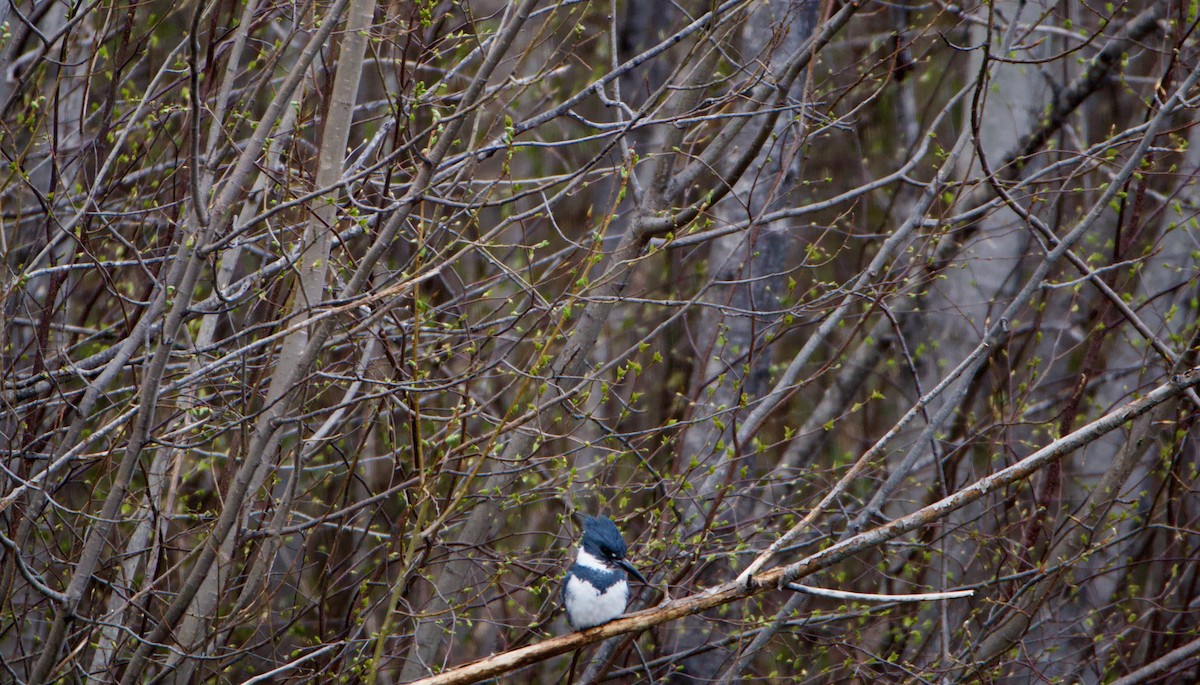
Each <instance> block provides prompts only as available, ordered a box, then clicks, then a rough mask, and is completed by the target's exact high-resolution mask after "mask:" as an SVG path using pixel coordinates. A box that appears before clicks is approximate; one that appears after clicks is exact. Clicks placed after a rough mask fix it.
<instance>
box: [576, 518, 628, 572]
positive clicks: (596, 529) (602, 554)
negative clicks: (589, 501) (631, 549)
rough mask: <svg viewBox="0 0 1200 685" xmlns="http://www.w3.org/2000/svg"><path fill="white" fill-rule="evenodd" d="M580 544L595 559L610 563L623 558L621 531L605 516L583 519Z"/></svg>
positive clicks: (623, 542)
mask: <svg viewBox="0 0 1200 685" xmlns="http://www.w3.org/2000/svg"><path fill="white" fill-rule="evenodd" d="M580 544H582V545H583V549H584V550H585V551H586V552H587V553H588V554H591V555H592V556H594V557H596V558H597V559H602V560H604V561H610V562H611V561H616V560H617V559H624V558H625V540H624V539H623V538H622V537H621V531H619V530H617V525H616V524H615V523H613V522H612V519H609V518H608V517H606V516H585V517H584V519H583V539H582V540H581V541H580Z"/></svg>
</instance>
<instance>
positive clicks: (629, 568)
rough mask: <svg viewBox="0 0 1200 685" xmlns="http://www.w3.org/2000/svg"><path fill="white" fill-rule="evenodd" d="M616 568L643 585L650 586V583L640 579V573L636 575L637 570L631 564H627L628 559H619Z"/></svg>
mask: <svg viewBox="0 0 1200 685" xmlns="http://www.w3.org/2000/svg"><path fill="white" fill-rule="evenodd" d="M617 566H620V567H621V568H623V569H625V572H626V573H628V574H629V575H631V576H633V577H634V578H637V579H638V580H640V581H642V584H643V585H649V584H650V583H647V582H646V579H645V578H643V577H642V574H641V573H638V570H637V569H636V568H634V567H633V564H631V563H629V560H628V559H621V560H620V561H618V562H617Z"/></svg>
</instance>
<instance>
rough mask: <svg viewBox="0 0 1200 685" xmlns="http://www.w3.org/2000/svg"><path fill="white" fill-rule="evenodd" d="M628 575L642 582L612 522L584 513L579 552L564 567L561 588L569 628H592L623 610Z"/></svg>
mask: <svg viewBox="0 0 1200 685" xmlns="http://www.w3.org/2000/svg"><path fill="white" fill-rule="evenodd" d="M629 576H633V577H634V578H637V579H638V580H640V581H642V583H645V582H646V579H645V578H643V577H642V574H640V573H638V570H637V569H636V568H634V567H633V564H631V563H629V560H627V559H626V558H625V540H624V539H622V538H621V531H619V530H617V526H616V524H614V523H613V522H612V521H611V520H610V519H608V518H605V517H603V516H586V517H584V519H583V538H581V539H580V541H579V556H577V557H575V563H574V564H573V565H572V566H571V568H570V569H568V570H567V577H566V579H565V580H564V581H563V588H562V599H563V606H564V607H565V608H566V610H567V622H568V623H570V624H571V628H573V629H575V630H586V629H588V628H594V627H595V626H598V625H601V624H603V623H608V622H609V621H611V620H613V619H614V618H617V617H618V616H620V615H621V614H623V613H625V605H626V604H627V603H628V602H629V580H628V577H629Z"/></svg>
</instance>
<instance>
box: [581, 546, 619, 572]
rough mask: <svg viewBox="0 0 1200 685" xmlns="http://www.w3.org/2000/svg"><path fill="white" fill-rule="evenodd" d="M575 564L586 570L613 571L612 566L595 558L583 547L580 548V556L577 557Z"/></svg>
mask: <svg viewBox="0 0 1200 685" xmlns="http://www.w3.org/2000/svg"><path fill="white" fill-rule="evenodd" d="M575 563H577V564H579V565H580V566H584V567H586V568H591V569H595V570H597V571H611V570H612V566H611V565H610V564H608V563H606V562H605V561H604V560H603V559H601V558H599V557H597V556H594V555H593V554H592V553H591V552H589V551H587V550H586V549H584V548H583V547H580V548H579V556H577V557H575Z"/></svg>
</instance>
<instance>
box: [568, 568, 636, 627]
mask: <svg viewBox="0 0 1200 685" xmlns="http://www.w3.org/2000/svg"><path fill="white" fill-rule="evenodd" d="M566 600H567V601H566V605H567V618H569V619H570V620H571V625H572V626H574V628H575V629H576V630H584V629H586V628H592V627H594V626H598V625H600V624H602V623H608V622H609V621H611V620H613V619H614V618H616V617H618V616H620V615H621V614H623V613H625V605H626V604H627V603H628V602H629V583H627V582H625V581H624V580H621V581H618V582H616V583H613V584H612V585H611V586H609V588H608V589H607V590H606V591H604V592H600V591H599V590H597V589H596V587H595V586H594V585H592V584H591V583H588V582H586V581H583V580H580V579H579V578H576V577H574V576H572V577H570V578H569V579H568V580H567V587H566Z"/></svg>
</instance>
